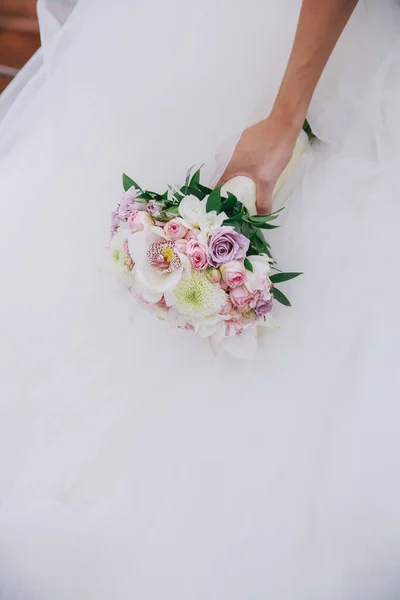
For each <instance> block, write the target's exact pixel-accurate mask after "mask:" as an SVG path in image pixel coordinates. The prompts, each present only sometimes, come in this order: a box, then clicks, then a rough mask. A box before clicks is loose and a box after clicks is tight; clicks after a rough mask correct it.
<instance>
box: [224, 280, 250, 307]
mask: <svg viewBox="0 0 400 600" xmlns="http://www.w3.org/2000/svg"><path fill="white" fill-rule="evenodd" d="M229 297H230V299H231V301H232V304H233V305H234V306H236V307H238V308H243V307H244V306H246V305H248V303H249V301H250V300H251V298H252V295H251V294H250V292H249V290H248V289H247V288H246V287H245V286H244V285H240V286H239V287H236V288H234V289H233V290H231V293H230V294H229Z"/></svg>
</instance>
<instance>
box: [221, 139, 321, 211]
mask: <svg viewBox="0 0 400 600" xmlns="http://www.w3.org/2000/svg"><path fill="white" fill-rule="evenodd" d="M308 146H309V141H308V136H307V134H306V132H305V131H301V132H300V135H299V137H298V138H297V142H296V146H295V149H294V151H293V156H292V158H291V160H290V162H289V164H288V166H287V167H286V169H284V171H283V172H282V174H281V176H280V177H279V179H278V181H277V183H276V186H275V189H274V193H273V197H275V196H276V194H277V193H278V192H279V190H280V189H281V188H282V187H283V186H284V184H285V183H286V181H287V179H288V177H289V176H290V175H291V173H292V172H293V171H294V169H295V168H296V167H297V164H298V162H299V161H300V159H301V157H302V156H303V154H304V153H305V151H306V150H307V148H308ZM221 191H222V194H226V193H227V192H230V193H231V194H233V195H234V196H236V198H237V199H238V200H239V201H240V202H241V203H242V204H244V206H245V207H246V208H247V210H248V211H249V215H250V216H253V215H256V214H257V208H256V199H257V188H256V184H255V183H254V181H253V180H252V179H250V177H245V176H243V175H239V176H238V177H234V178H233V179H231V180H230V181H228V182H227V183H225V184H224V185H223V186H222V190H221Z"/></svg>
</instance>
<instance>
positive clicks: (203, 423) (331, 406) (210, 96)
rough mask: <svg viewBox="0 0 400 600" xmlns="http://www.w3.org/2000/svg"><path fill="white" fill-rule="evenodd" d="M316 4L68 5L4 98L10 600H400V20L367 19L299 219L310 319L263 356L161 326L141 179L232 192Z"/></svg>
mask: <svg viewBox="0 0 400 600" xmlns="http://www.w3.org/2000/svg"><path fill="white" fill-rule="evenodd" d="M299 8H300V0H282V1H281V2H276V1H275V0H246V2H244V1H243V0H199V1H197V0H196V1H195V0H169V1H168V2H166V1H163V0H142V1H141V2H138V1H136V2H132V0H112V1H109V2H107V1H106V0H79V1H78V2H77V4H76V6H75V7H73V6H72V3H71V2H69V3H68V2H66V1H64V2H62V1H61V0H50V1H49V0H48V1H47V2H45V0H42V1H40V2H39V16H40V23H41V26H42V31H43V49H42V51H41V52H40V53H39V54H37V55H36V56H35V57H34V58H33V59H32V61H31V62H30V64H29V65H28V66H27V67H26V68H25V69H24V70H23V71H22V72H21V74H20V75H19V76H18V77H17V78H16V80H15V82H14V83H13V84H12V85H11V86H10V87H9V89H8V90H7V91H6V92H5V93H4V94H3V96H2V97H1V98H0V200H1V219H0V221H1V223H0V257H1V258H0V260H1V263H0V264H1V269H0V272H1V293H0V323H1V330H0V333H1V338H0V339H1V342H0V343H1V346H0V349H1V362H0V375H1V400H0V402H1V403H0V598H1V600H103V599H104V600H106V599H107V600H109V599H111V598H112V599H115V600H132V599H135V600H136V599H137V600H161V599H163V600H206V599H207V600H267V599H268V600H378V599H379V600H389V599H391V600H395V599H398V598H399V597H400V579H399V564H400V479H399V471H400V405H399V400H400V369H399V361H400V283H399V282H398V281H397V277H398V275H399V261H400V236H399V223H400V117H399V106H400V35H399V34H400V6H399V5H398V4H397V3H396V2H395V1H394V0H365V2H363V1H361V2H360V4H359V6H358V8H357V10H356V12H355V14H354V16H353V18H352V19H351V22H350V23H349V26H348V28H347V29H346V31H345V33H344V35H343V36H342V38H341V40H340V42H339V44H338V46H337V48H336V50H335V52H334V54H333V56H332V58H331V60H330V62H329V65H328V67H327V69H326V71H325V73H324V76H323V78H322V80H321V82H320V85H319V87H318V90H317V92H316V95H315V98H314V100H313V103H312V106H311V109H310V115H309V120H310V122H311V124H312V127H313V129H314V132H315V134H316V135H317V137H318V138H319V140H320V141H319V142H317V143H315V144H314V146H313V147H312V148H311V150H310V151H309V152H308V153H307V155H306V156H305V157H304V158H303V160H302V163H301V165H300V166H299V167H298V169H297V171H296V173H295V174H294V175H293V176H292V177H291V179H290V181H288V182H287V184H286V185H285V187H284V189H283V190H282V191H281V192H280V193H279V195H278V196H277V198H276V201H277V202H278V203H280V204H281V205H285V206H286V210H285V211H284V212H283V213H282V218H281V225H282V227H281V228H280V229H278V230H276V231H274V232H273V236H271V242H272V245H273V250H274V254H275V256H276V258H277V259H278V261H279V263H280V265H281V266H282V268H283V269H289V270H296V271H297V270H299V271H303V272H304V273H305V274H304V276H303V277H301V278H299V279H297V280H294V281H293V282H289V283H287V284H285V287H282V289H283V290H284V291H285V292H286V293H287V294H288V295H289V296H290V298H291V300H292V304H293V307H292V308H291V309H285V308H282V309H278V310H277V312H276V320H277V321H278V324H279V329H276V330H273V331H270V332H269V333H268V334H267V335H266V336H264V337H263V338H262V340H261V343H260V348H259V351H258V355H257V357H256V359H255V360H254V361H252V362H247V363H246V362H237V361H235V360H234V359H230V358H228V357H220V358H218V359H216V358H214V356H213V355H212V354H211V353H210V351H209V348H208V347H207V345H206V344H205V342H203V341H202V340H200V339H197V338H196V337H195V336H193V335H192V334H189V333H187V332H183V331H175V330H171V329H169V328H168V326H167V325H166V324H163V323H160V322H158V321H154V320H153V318H152V317H151V315H149V314H147V313H146V312H145V311H143V310H140V312H138V311H137V310H136V309H135V307H134V306H133V305H132V302H131V298H130V296H129V294H128V293H126V292H125V290H124V288H123V287H121V285H120V284H119V283H118V282H117V281H116V280H115V278H114V277H113V275H112V274H110V272H109V268H108V265H109V263H108V253H107V248H106V246H107V243H108V233H109V218H110V212H111V210H112V209H113V208H114V205H115V204H116V202H117V201H118V198H119V195H120V191H121V188H120V185H121V184H120V175H121V173H122V171H126V172H128V173H129V174H130V175H131V176H132V177H133V178H134V179H135V180H137V181H139V182H140V183H142V184H143V186H146V187H149V188H150V189H161V190H162V189H163V188H164V187H165V184H166V183H168V182H169V183H179V182H181V181H182V179H183V178H184V176H185V173H186V170H187V168H188V167H190V166H191V165H193V164H201V163H202V162H204V161H205V162H206V166H205V181H206V183H207V182H208V183H213V182H214V181H215V178H216V177H218V174H219V173H221V171H222V169H223V168H224V165H225V164H226V162H227V160H228V159H229V156H230V153H231V152H232V149H233V146H234V143H235V141H236V139H237V137H238V135H239V134H240V132H241V130H242V129H243V128H244V127H246V125H248V124H250V123H252V122H254V121H255V120H257V119H259V118H261V117H263V116H266V115H267V114H268V111H269V109H270V107H271V104H272V101H273V98H274V95H275V93H276V91H277V87H278V85H279V81H280V79H281V77H282V74H283V71H284V67H285V64H286V61H287V58H288V54H289V51H290V47H291V44H292V41H293V35H294V31H295V27H296V22H297V18H298V12H299Z"/></svg>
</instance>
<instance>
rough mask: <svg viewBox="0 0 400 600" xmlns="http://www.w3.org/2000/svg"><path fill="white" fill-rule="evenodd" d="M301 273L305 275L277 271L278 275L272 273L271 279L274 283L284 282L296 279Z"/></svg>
mask: <svg viewBox="0 0 400 600" xmlns="http://www.w3.org/2000/svg"><path fill="white" fill-rule="evenodd" d="M300 275H303V273H276V275H271V277H270V280H271V281H272V283H283V282H284V281H290V279H295V277H299V276H300Z"/></svg>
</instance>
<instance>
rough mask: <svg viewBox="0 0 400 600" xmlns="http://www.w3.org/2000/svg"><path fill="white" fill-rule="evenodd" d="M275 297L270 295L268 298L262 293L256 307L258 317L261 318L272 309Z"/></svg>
mask: <svg viewBox="0 0 400 600" xmlns="http://www.w3.org/2000/svg"><path fill="white" fill-rule="evenodd" d="M272 303H273V298H272V297H271V296H269V297H268V298H266V297H265V296H264V294H261V295H260V297H259V298H258V300H257V304H256V307H255V312H256V317H257V319H260V318H261V317H264V316H265V315H266V314H267V313H269V312H270V310H271V309H272Z"/></svg>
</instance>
